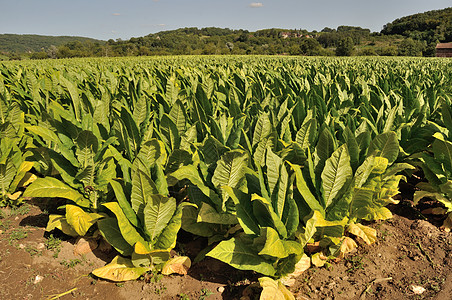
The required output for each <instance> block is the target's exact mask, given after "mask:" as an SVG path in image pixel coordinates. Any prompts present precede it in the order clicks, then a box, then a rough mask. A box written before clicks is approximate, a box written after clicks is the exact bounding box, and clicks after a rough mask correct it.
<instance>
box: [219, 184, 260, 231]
mask: <svg viewBox="0 0 452 300" xmlns="http://www.w3.org/2000/svg"><path fill="white" fill-rule="evenodd" d="M223 189H224V190H225V191H226V193H228V195H229V197H231V198H232V200H233V201H234V204H235V208H236V214H237V220H238V222H239V224H240V226H241V227H242V228H243V231H244V232H245V233H246V234H255V235H258V234H259V226H258V224H259V223H258V221H257V219H256V217H255V216H254V213H253V206H252V203H251V197H250V195H249V194H247V193H244V192H242V191H239V190H237V189H233V188H231V187H228V186H225V187H223Z"/></svg>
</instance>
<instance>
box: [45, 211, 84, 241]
mask: <svg viewBox="0 0 452 300" xmlns="http://www.w3.org/2000/svg"><path fill="white" fill-rule="evenodd" d="M55 228H57V229H59V230H61V231H62V232H63V233H64V234H67V235H70V236H78V233H77V232H76V231H75V230H74V228H72V226H71V225H69V223H68V222H67V221H66V218H65V217H64V216H61V215H50V216H49V222H48V223H47V227H46V231H52V230H54V229H55Z"/></svg>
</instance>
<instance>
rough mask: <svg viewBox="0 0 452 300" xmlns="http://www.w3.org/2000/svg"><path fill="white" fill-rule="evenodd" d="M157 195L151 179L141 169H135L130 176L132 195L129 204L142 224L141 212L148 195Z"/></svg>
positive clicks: (142, 216)
mask: <svg viewBox="0 0 452 300" xmlns="http://www.w3.org/2000/svg"><path fill="white" fill-rule="evenodd" d="M153 194H158V189H157V187H156V186H155V183H154V181H153V180H152V179H151V177H150V176H149V175H148V174H147V173H146V172H144V171H142V170H141V169H137V170H136V171H135V172H134V173H133V175H132V194H131V196H130V202H131V204H132V208H133V210H134V211H135V213H136V215H137V216H138V219H139V220H140V221H141V222H142V224H144V223H143V221H144V215H143V210H144V207H145V206H146V201H147V199H148V197H150V195H153Z"/></svg>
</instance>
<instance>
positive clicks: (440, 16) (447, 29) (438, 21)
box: [381, 7, 452, 43]
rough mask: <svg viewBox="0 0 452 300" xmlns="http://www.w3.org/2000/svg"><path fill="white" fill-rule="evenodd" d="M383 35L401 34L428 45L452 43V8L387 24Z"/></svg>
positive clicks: (407, 17)
mask: <svg viewBox="0 0 452 300" xmlns="http://www.w3.org/2000/svg"><path fill="white" fill-rule="evenodd" d="M381 33H382V34H385V35H393V34H400V35H403V36H405V37H410V38H412V39H415V40H422V41H426V42H427V43H431V42H436V41H440V42H449V41H452V7H449V8H446V9H442V10H432V11H428V12H424V13H419V14H414V15H411V16H406V17H403V18H400V19H396V20H394V21H393V22H391V23H388V24H386V25H385V26H384V28H383V30H382V31H381Z"/></svg>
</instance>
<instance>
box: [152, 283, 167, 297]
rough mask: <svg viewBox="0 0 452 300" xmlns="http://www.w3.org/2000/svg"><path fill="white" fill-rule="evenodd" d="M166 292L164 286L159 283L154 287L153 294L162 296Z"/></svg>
mask: <svg viewBox="0 0 452 300" xmlns="http://www.w3.org/2000/svg"><path fill="white" fill-rule="evenodd" d="M165 291H166V286H164V285H162V284H161V283H160V284H158V285H156V286H154V293H155V294H157V295H162V294H163V293H164V292H165Z"/></svg>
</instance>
